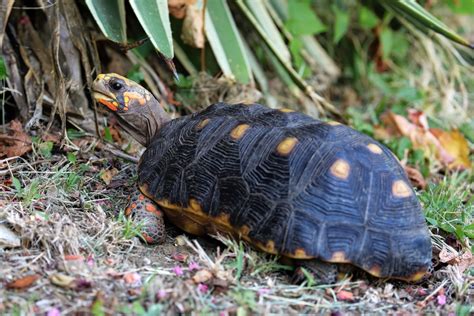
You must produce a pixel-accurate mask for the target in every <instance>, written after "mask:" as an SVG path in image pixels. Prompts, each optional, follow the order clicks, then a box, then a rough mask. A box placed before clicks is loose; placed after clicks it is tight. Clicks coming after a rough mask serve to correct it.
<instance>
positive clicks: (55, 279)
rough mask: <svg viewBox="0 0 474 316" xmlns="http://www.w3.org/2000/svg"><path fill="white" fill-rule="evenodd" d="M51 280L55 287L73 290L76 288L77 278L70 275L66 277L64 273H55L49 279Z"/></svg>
mask: <svg viewBox="0 0 474 316" xmlns="http://www.w3.org/2000/svg"><path fill="white" fill-rule="evenodd" d="M49 280H50V281H51V283H53V284H54V285H57V286H60V287H63V288H67V289H72V288H75V287H76V278H74V277H71V276H69V275H65V274H62V273H55V274H53V275H51V276H50V277H49Z"/></svg>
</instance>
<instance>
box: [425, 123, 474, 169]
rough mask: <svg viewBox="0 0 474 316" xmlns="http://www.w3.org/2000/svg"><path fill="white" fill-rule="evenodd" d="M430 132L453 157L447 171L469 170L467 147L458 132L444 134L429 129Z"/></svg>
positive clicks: (435, 129) (439, 130)
mask: <svg viewBox="0 0 474 316" xmlns="http://www.w3.org/2000/svg"><path fill="white" fill-rule="evenodd" d="M430 132H431V133H433V135H435V137H436V138H437V139H438V140H439V142H440V143H441V146H443V148H444V149H445V150H446V151H447V152H448V153H449V154H450V155H451V156H452V157H454V160H452V161H451V162H449V163H448V168H449V169H451V170H456V169H457V170H465V169H470V168H471V162H470V160H469V145H468V143H467V140H466V139H465V138H464V136H463V135H462V134H461V133H460V132H459V131H458V130H453V131H450V132H445V131H443V130H441V129H437V128H431V129H430Z"/></svg>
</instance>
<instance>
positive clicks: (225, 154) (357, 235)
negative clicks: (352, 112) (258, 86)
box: [139, 103, 431, 280]
mask: <svg viewBox="0 0 474 316" xmlns="http://www.w3.org/2000/svg"><path fill="white" fill-rule="evenodd" d="M139 186H140V189H141V190H142V192H143V193H144V194H145V195H147V196H148V197H150V198H151V199H153V200H154V201H155V202H156V203H157V204H158V205H160V206H161V207H162V208H163V210H164V211H165V213H166V215H167V218H168V219H170V220H171V221H172V222H173V223H174V224H176V225H177V226H179V227H180V228H182V229H183V230H185V231H187V232H189V233H192V234H198V235H200V234H206V233H214V232H216V231H219V232H223V233H229V234H233V235H235V236H238V237H240V238H243V239H245V240H247V241H248V242H249V243H251V244H252V245H254V246H256V247H257V248H259V249H261V250H263V251H266V252H268V253H272V254H280V255H283V256H287V257H291V258H298V259H311V258H317V259H320V260H323V261H327V262H336V263H351V264H353V265H355V266H358V267H360V268H362V269H364V270H366V271H367V272H369V273H370V274H372V275H375V276H378V277H394V278H401V279H408V280H414V279H418V278H420V277H421V276H422V275H423V274H424V273H425V271H426V270H427V268H428V267H429V266H430V262H431V242H430V236H429V233H428V229H427V225H426V223H425V220H424V217H423V214H422V210H421V207H420V204H419V202H418V200H417V198H416V196H415V193H414V191H413V190H412V188H411V186H410V185H409V182H408V179H407V177H406V174H405V172H404V170H403V168H402V166H401V165H400V164H399V162H398V160H397V159H396V158H395V156H394V155H393V154H392V153H391V152H390V151H389V150H388V149H387V148H386V147H384V146H383V145H381V144H379V143H378V142H376V141H375V140H373V139H371V138H370V137H368V136H366V135H363V134H361V133H359V132H357V131H355V130H353V129H351V128H349V127H346V126H344V125H341V124H338V123H326V122H322V121H318V120H315V119H313V118H311V117H309V116H307V115H304V114H302V113H298V112H291V111H288V110H274V109H270V108H267V107H265V106H262V105H259V104H252V105H243V104H239V105H228V104H223V103H220V104H214V105H212V106H210V107H208V108H207V109H205V110H204V111H202V112H199V113H195V114H193V115H190V116H185V117H181V118H179V119H175V120H172V121H170V122H168V123H167V124H166V125H165V126H163V127H162V128H161V130H160V131H159V132H158V134H157V135H156V136H155V138H154V139H153V140H152V141H151V143H150V145H149V146H148V148H147V150H146V151H145V153H144V154H143V156H142V158H141V160H140V164H139Z"/></svg>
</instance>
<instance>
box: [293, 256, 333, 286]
mask: <svg viewBox="0 0 474 316" xmlns="http://www.w3.org/2000/svg"><path fill="white" fill-rule="evenodd" d="M295 264H296V266H297V268H296V269H295V271H294V273H293V278H292V282H293V283H302V282H303V281H305V280H306V275H305V272H304V271H303V269H304V270H306V272H307V273H309V274H310V275H311V276H313V278H314V280H315V281H316V284H333V283H336V281H337V273H338V266H337V265H336V264H334V263H329V262H324V261H319V260H296V261H295Z"/></svg>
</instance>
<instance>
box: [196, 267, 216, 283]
mask: <svg viewBox="0 0 474 316" xmlns="http://www.w3.org/2000/svg"><path fill="white" fill-rule="evenodd" d="M211 278H212V273H211V272H210V271H209V270H205V269H203V270H200V271H198V272H196V274H195V275H194V276H193V282H194V283H205V282H207V281H209V280H210V279H211Z"/></svg>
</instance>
